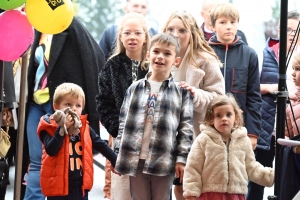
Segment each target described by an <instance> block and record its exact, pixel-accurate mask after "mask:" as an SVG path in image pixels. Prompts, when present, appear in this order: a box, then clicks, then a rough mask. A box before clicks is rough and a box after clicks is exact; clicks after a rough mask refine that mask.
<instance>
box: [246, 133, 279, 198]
mask: <svg viewBox="0 0 300 200" xmlns="http://www.w3.org/2000/svg"><path fill="white" fill-rule="evenodd" d="M254 153H255V158H256V161H258V162H259V163H261V164H262V165H263V166H265V167H273V160H274V156H275V137H274V136H272V138H271V143H270V150H263V149H256V150H255V151H254ZM264 189H265V187H264V186H261V185H258V184H256V183H254V182H252V181H249V184H248V194H247V197H246V198H247V200H262V199H263V197H264Z"/></svg>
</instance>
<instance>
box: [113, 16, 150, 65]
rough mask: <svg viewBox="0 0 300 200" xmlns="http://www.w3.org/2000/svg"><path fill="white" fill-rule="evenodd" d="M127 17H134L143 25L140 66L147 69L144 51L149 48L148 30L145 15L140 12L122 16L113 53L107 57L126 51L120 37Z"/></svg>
mask: <svg viewBox="0 0 300 200" xmlns="http://www.w3.org/2000/svg"><path fill="white" fill-rule="evenodd" d="M129 19H136V20H137V21H138V22H139V24H141V25H142V27H143V31H144V32H145V36H146V37H145V40H146V41H145V43H144V45H143V49H142V52H141V55H142V63H141V67H142V69H143V70H148V64H147V62H146V53H147V51H148V49H149V46H150V39H151V36H150V33H149V31H148V27H147V21H146V19H145V17H144V16H143V15H141V14H138V13H127V14H126V15H124V16H123V18H122V20H121V23H120V25H119V26H118V28H117V36H116V46H115V48H114V49H113V54H112V56H110V57H109V58H108V59H111V58H113V57H114V56H116V55H119V54H120V53H124V52H125V51H126V49H125V47H124V45H123V43H122V41H121V37H122V32H123V28H124V23H125V22H126V21H127V20H129Z"/></svg>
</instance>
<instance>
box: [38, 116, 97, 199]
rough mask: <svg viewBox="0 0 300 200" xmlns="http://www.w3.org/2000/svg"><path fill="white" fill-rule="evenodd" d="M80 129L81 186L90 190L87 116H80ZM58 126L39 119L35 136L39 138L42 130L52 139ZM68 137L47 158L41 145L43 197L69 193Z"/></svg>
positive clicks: (91, 168) (89, 142)
mask: <svg viewBox="0 0 300 200" xmlns="http://www.w3.org/2000/svg"><path fill="white" fill-rule="evenodd" d="M80 120H81V123H82V127H81V128H80V138H81V140H82V151H83V154H82V167H83V185H82V193H83V194H84V190H91V189H92V186H93V175H94V168H93V153H92V140H91V137H90V127H89V125H88V121H87V115H82V116H80ZM57 128H58V125H57V124H56V123H55V121H54V120H50V124H49V123H48V122H46V121H45V120H44V116H43V117H41V119H40V123H39V126H38V131H37V134H38V136H39V137H40V132H41V131H42V130H45V131H47V133H49V134H50V135H51V136H52V137H53V136H54V134H55V131H56V129H57ZM68 179H69V135H66V136H65V139H64V142H63V145H62V147H61V149H60V150H59V152H58V153H57V154H56V155H55V156H49V155H48V154H47V153H46V150H45V147H44V145H43V155H42V167H41V178H40V184H41V189H42V193H43V194H44V195H45V196H65V195H67V194H68V193H69V182H68Z"/></svg>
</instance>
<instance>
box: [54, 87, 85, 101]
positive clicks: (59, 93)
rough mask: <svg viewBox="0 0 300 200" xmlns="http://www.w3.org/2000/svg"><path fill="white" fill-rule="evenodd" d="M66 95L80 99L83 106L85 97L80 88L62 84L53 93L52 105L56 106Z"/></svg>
mask: <svg viewBox="0 0 300 200" xmlns="http://www.w3.org/2000/svg"><path fill="white" fill-rule="evenodd" d="M66 95H71V96H72V97H74V98H76V99H78V98H80V97H81V98H82V101H83V102H82V106H83V107H84V105H85V95H84V92H83V90H82V88H81V87H80V86H79V85H76V84H74V83H62V84H60V85H59V86H58V87H57V88H56V89H55V91H54V95H53V103H54V104H56V105H58V104H59V103H60V102H61V100H62V98H63V97H64V96H66Z"/></svg>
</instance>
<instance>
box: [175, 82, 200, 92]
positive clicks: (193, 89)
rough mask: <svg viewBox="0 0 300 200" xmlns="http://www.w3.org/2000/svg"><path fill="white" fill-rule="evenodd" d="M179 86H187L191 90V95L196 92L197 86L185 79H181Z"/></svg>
mask: <svg viewBox="0 0 300 200" xmlns="http://www.w3.org/2000/svg"><path fill="white" fill-rule="evenodd" d="M179 86H180V87H182V88H185V89H187V90H189V91H190V93H191V95H192V96H194V95H195V92H196V88H195V87H193V86H190V85H189V84H188V83H186V82H185V81H180V83H179Z"/></svg>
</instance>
